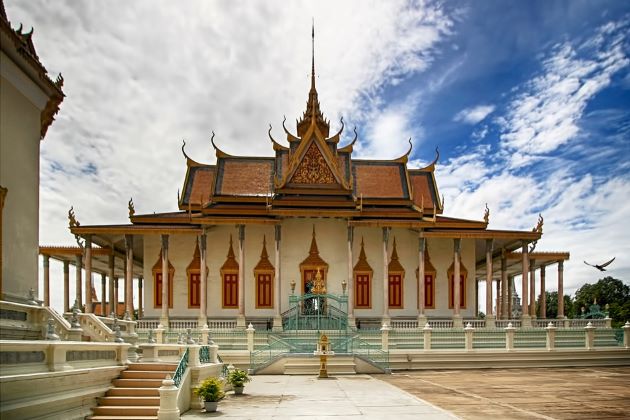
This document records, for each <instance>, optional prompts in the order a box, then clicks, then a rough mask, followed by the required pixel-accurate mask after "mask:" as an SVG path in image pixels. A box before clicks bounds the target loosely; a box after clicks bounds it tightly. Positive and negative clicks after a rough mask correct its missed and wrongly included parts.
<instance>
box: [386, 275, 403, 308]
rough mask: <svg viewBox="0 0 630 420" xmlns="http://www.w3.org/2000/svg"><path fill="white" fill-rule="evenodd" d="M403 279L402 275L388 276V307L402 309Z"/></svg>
mask: <svg viewBox="0 0 630 420" xmlns="http://www.w3.org/2000/svg"><path fill="white" fill-rule="evenodd" d="M402 280H403V277H402V274H390V275H389V281H388V283H389V307H390V308H402V307H403V282H402Z"/></svg>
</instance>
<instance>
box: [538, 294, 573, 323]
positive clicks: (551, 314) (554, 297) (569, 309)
mask: <svg viewBox="0 0 630 420" xmlns="http://www.w3.org/2000/svg"><path fill="white" fill-rule="evenodd" d="M545 296H546V299H547V311H546V312H547V313H546V314H545V318H548V319H553V318H557V317H558V292H545ZM540 298H541V295H538V301H537V302H536V308H537V312H538V313H539V312H540ZM564 316H566V317H567V318H574V317H575V311H574V304H573V300H572V299H571V296H569V295H564Z"/></svg>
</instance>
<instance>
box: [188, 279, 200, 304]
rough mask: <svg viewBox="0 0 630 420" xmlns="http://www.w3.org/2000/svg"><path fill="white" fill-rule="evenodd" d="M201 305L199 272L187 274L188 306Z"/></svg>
mask: <svg viewBox="0 0 630 420" xmlns="http://www.w3.org/2000/svg"><path fill="white" fill-rule="evenodd" d="M199 306H201V275H200V274H199V273H189V274H188V307H189V308H199Z"/></svg>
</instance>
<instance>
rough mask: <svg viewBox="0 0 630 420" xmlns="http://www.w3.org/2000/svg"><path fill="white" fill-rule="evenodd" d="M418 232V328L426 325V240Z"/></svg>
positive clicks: (421, 233)
mask: <svg viewBox="0 0 630 420" xmlns="http://www.w3.org/2000/svg"><path fill="white" fill-rule="evenodd" d="M422 235H423V232H422V231H420V237H419V238H418V327H424V326H425V325H426V323H427V321H426V318H427V317H426V315H425V314H424V301H425V296H424V252H425V249H426V247H427V240H426V238H425V237H424V236H422Z"/></svg>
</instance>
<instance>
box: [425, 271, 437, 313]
mask: <svg viewBox="0 0 630 420" xmlns="http://www.w3.org/2000/svg"><path fill="white" fill-rule="evenodd" d="M424 307H425V308H426V309H434V308H435V278H434V276H433V274H425V275H424Z"/></svg>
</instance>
